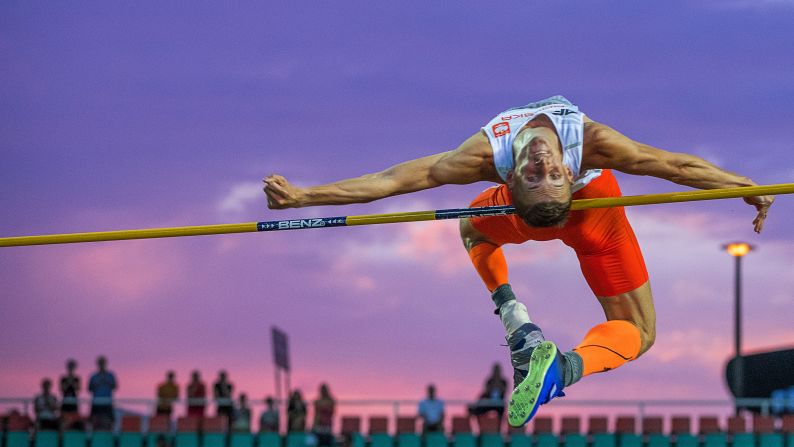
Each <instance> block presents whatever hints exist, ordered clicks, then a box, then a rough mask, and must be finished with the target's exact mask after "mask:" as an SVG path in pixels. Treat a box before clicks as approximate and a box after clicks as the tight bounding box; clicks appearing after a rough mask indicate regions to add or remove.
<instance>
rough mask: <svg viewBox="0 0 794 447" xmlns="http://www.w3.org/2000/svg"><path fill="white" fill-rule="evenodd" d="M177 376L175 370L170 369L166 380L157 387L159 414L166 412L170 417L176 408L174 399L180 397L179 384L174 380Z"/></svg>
mask: <svg viewBox="0 0 794 447" xmlns="http://www.w3.org/2000/svg"><path fill="white" fill-rule="evenodd" d="M175 377H176V374H174V372H173V371H168V373H166V376H165V382H163V383H161V384H160V385H158V387H157V414H164V415H166V416H168V417H169V418H170V417H171V413H172V412H173V409H174V408H173V407H174V401H176V400H177V399H179V385H177V383H176V381H175V380H174V378H175Z"/></svg>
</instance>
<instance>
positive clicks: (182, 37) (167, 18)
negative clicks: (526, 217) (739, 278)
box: [0, 0, 794, 399]
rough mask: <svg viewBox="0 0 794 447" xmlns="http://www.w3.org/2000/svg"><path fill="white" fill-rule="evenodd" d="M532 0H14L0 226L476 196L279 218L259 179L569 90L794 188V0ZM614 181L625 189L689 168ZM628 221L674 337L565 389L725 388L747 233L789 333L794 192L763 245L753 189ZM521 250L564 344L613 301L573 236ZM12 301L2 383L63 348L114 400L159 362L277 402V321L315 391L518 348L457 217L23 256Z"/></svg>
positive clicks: (332, 170)
mask: <svg viewBox="0 0 794 447" xmlns="http://www.w3.org/2000/svg"><path fill="white" fill-rule="evenodd" d="M91 3H93V4H91ZM532 3H534V4H530V2H526V1H504V2H499V3H498V4H491V3H484V2H455V3H454V5H453V4H451V3H448V2H436V3H433V2H391V3H385V2H376V3H373V2H365V1H357V2H345V3H339V2H320V3H313V4H311V5H305V6H304V7H301V8H298V7H295V6H294V4H292V3H285V2H268V3H267V4H262V3H256V4H254V3H251V4H244V3H239V2H238V3H236V4H235V5H234V6H229V5H228V4H223V5H209V4H207V3H205V2H202V3H198V4H197V3H191V4H190V5H189V6H188V5H182V6H175V5H162V4H161V3H160V2H148V3H146V2H144V3H142V2H136V3H135V4H123V5H118V4H115V5H112V6H111V5H109V4H108V3H107V2H80V3H68V4H66V3H63V4H58V3H38V4H37V3H32V2H3V3H2V4H0V151H2V163H0V187H2V193H0V209H2V210H3V214H2V216H3V217H2V219H0V235H3V236H12V235H24V234H37V233H55V232H71V231H90V230H109V229H123V228H138V227H141V228H143V227H155V226H169V225H191V224H196V225H197V224H207V223H226V222H237V221H252V220H267V219H280V218H289V217H299V216H328V215H340V214H342V215H345V214H361V213H369V212H385V211H394V210H415V209H433V208H445V207H459V206H465V205H467V204H468V202H469V200H470V199H471V198H472V197H473V196H474V195H476V194H477V193H478V192H479V191H480V190H481V189H483V188H484V187H486V186H487V185H486V184H477V185H470V186H465V187H455V186H449V187H444V188H441V189H438V190H435V191H428V192H423V193H418V194H414V195H411V196H405V197H398V198H392V199H388V200H383V201H381V202H376V203H373V204H369V205H359V206H349V207H345V208H336V209H334V208H330V207H326V208H316V209H301V210H290V211H283V212H272V211H268V210H267V209H266V208H265V201H264V199H263V197H262V194H261V191H260V179H261V178H262V177H263V176H264V175H266V174H269V173H273V172H278V173H280V174H283V175H285V176H286V177H287V178H290V179H292V180H294V181H295V182H297V183H299V184H314V183H318V182H326V181H331V180H335V179H339V178H343V177H349V176H354V175H359V174H363V173H367V172H372V171H376V170H380V169H383V168H385V167H387V166H389V165H391V164H394V163H397V162H400V161H403V160H405V159H408V158H413V157H417V156H422V155H427V154H430V153H433V152H436V151H441V150H446V149H450V148H454V147H455V146H456V145H457V144H458V143H460V142H461V141H463V140H464V139H465V138H467V137H468V136H469V135H471V134H473V133H474V132H476V131H477V130H478V129H479V127H480V126H481V125H483V124H484V123H486V122H488V120H490V118H491V117H492V116H494V115H495V114H497V113H499V112H500V111H502V110H504V109H506V108H508V107H512V106H516V105H521V104H524V103H527V102H530V101H533V100H538V99H542V98H545V97H548V96H550V95H553V94H563V95H565V96H567V97H568V98H569V99H571V100H572V101H573V102H574V103H576V104H578V105H579V106H580V108H581V109H582V110H583V111H585V112H586V113H587V114H588V115H589V116H590V117H592V118H593V119H595V120H597V121H601V122H604V123H607V124H609V125H611V126H613V127H615V128H617V129H619V130H621V131H622V132H624V133H625V134H627V135H629V136H631V137H633V138H636V139H638V140H640V141H643V142H646V143H649V144H652V145H656V146H659V147H662V148H666V149H670V150H680V151H687V152H691V153H695V154H698V155H700V156H703V157H706V158H708V159H709V160H711V161H713V162H715V163H717V164H719V165H720V166H723V167H724V168H726V169H730V170H735V171H739V172H741V173H743V174H746V175H749V176H750V177H752V178H753V179H754V180H755V181H756V182H758V183H761V184H770V183H783V182H792V181H794V143H792V140H794V127H792V125H791V123H792V122H794V112H792V110H794V109H793V108H792V105H794V55H792V52H791V43H792V42H794V28H792V27H791V23H794V22H793V21H794V2H791V1H789V0H777V1H775V0H766V1H749V0H735V1H734V0H731V1H724V0H703V1H698V0H691V1H670V2H664V3H663V4H662V3H659V4H653V5H650V4H647V3H643V4H636V3H631V2H616V1H599V2H588V1H574V2H566V3H565V4H564V5H562V4H558V3H553V2H551V3H550V2H532ZM620 179H621V184H622V188H623V191H624V193H626V194H640V193H650V192H664V191H673V190H680V189H682V188H681V187H679V186H676V185H673V184H670V183H666V182H664V181H661V180H656V179H648V178H628V177H626V176H621V177H620ZM628 213H629V215H630V219H631V221H632V223H633V225H634V228H635V231H636V233H637V235H638V237H639V239H640V243H641V245H642V247H643V250H644V253H645V257H646V262H647V264H648V268H649V270H650V273H651V278H652V285H653V287H654V292H655V297H656V301H657V312H658V332H659V335H658V340H657V344H656V346H655V347H654V348H653V349H652V350H651V351H650V352H649V353H648V354H647V355H646V356H645V357H644V358H642V359H641V360H640V361H637V362H634V363H632V364H630V365H628V366H626V367H624V368H621V369H619V370H616V371H613V372H610V373H609V374H602V375H600V376H594V377H590V378H587V379H586V380H585V381H583V382H582V383H581V384H578V385H576V386H575V387H573V388H571V391H570V393H569V396H571V398H574V399H576V398H601V397H603V398H666V397H675V398H689V397H698V398H701V397H702V398H724V397H726V396H727V393H726V391H725V390H726V388H725V385H724V381H723V379H722V368H723V364H724V362H725V361H726V359H727V358H728V357H729V356H730V355H731V354H732V288H731V275H732V260H731V259H730V258H729V257H728V255H727V254H725V253H723V252H721V251H720V249H719V246H720V244H721V243H723V242H725V241H729V240H734V239H747V240H749V241H751V242H753V243H754V244H756V245H757V246H758V247H759V250H758V251H757V252H755V253H753V254H751V255H750V256H749V257H748V258H747V259H746V263H745V265H746V268H745V272H746V276H745V284H746V288H745V292H746V313H745V317H746V324H745V331H746V332H745V334H746V336H745V345H746V346H747V348H748V349H749V350H758V349H765V348H770V347H777V346H784V345H788V346H790V345H792V343H794V324H793V322H794V315H792V310H791V309H792V304H794V295H792V290H794V233H792V231H791V228H792V227H791V222H792V219H794V200H792V198H791V197H780V198H779V200H778V202H777V203H776V204H775V206H774V208H773V209H772V211H771V213H770V217H769V219H768V221H767V228H766V230H765V232H764V234H763V235H761V236H755V235H753V234H752V232H751V229H752V225H751V221H752V219H753V211H752V209H751V208H749V207H747V206H746V205H744V204H743V203H742V202H741V201H739V200H732V201H724V202H719V203H717V202H707V203H697V204H686V205H685V204H681V205H665V206H654V207H646V208H634V209H630V210H628ZM507 255H508V260H509V261H510V265H511V281H512V282H513V284H514V288H515V289H516V291H517V293H518V295H519V297H521V298H522V299H523V300H525V301H526V303H527V305H528V307H529V310H530V314H531V315H532V317H533V319H534V320H535V321H536V322H538V323H539V324H540V325H541V326H542V327H543V328H544V329H545V332H546V335H547V337H549V338H552V339H554V340H555V341H557V342H558V343H559V344H560V345H561V346H562V347H565V348H570V347H571V346H573V345H575V344H576V343H577V342H578V341H579V339H580V338H581V336H582V335H583V334H584V333H585V331H586V330H587V329H588V328H589V327H591V326H592V325H594V324H596V323H598V322H600V321H601V320H602V314H601V310H600V308H599V306H598V304H597V302H596V300H595V299H594V298H593V297H592V295H591V293H590V291H589V290H588V289H587V287H586V285H585V283H584V280H583V279H582V278H581V274H580V273H579V269H578V265H577V263H576V258H575V256H574V255H573V253H571V252H570V251H569V250H568V249H567V248H566V247H564V246H563V245H561V244H559V243H557V242H551V243H535V244H531V245H525V246H520V247H519V246H516V247H510V248H509V249H508V250H507ZM0 295H1V296H2V297H1V298H0V299H2V304H0V306H1V307H0V309H1V311H0V339H2V340H3V343H0V364H1V365H2V366H0V396H9V395H13V396H29V395H32V394H33V393H34V392H36V390H37V384H38V382H39V380H40V379H41V378H42V377H44V376H55V375H56V374H60V373H61V371H62V368H63V366H62V365H63V362H64V360H65V359H66V358H67V357H75V358H77V359H78V361H79V362H80V368H79V372H80V373H81V374H83V375H86V374H88V373H89V372H90V371H92V370H93V359H94V358H95V356H96V355H97V354H100V353H102V354H106V355H107V356H108V357H109V359H110V367H111V369H113V370H115V371H116V372H117V374H118V376H119V380H120V384H121V387H120V390H119V395H121V396H137V397H149V396H151V395H152V394H153V388H154V385H155V383H157V382H158V381H160V380H161V378H162V376H163V374H164V371H165V370H166V369H169V368H174V369H176V370H177V375H178V378H179V379H180V380H184V379H185V378H186V376H187V375H188V373H189V371H190V370H191V369H193V368H199V369H201V370H202V372H203V374H204V376H205V378H208V379H214V378H215V375H216V373H217V370H218V369H219V368H226V369H227V370H228V371H229V373H230V376H231V379H232V380H233V381H234V382H235V383H237V385H238V389H240V390H243V391H247V392H248V393H249V394H251V395H253V396H255V397H261V396H263V395H264V394H265V393H271V392H272V391H273V385H272V376H273V371H272V369H271V366H270V351H269V346H268V343H269V327H270V326H271V325H274V324H275V325H278V326H280V327H281V328H283V329H285V330H286V331H288V332H289V334H290V337H291V338H290V341H291V344H292V354H293V363H294V366H295V372H294V376H293V383H294V384H295V385H297V386H299V387H301V388H303V389H304V391H306V392H308V394H309V396H311V397H313V396H315V394H316V387H317V385H318V383H319V382H320V381H322V380H327V381H328V382H329V383H330V384H331V388H332V390H333V392H334V393H335V394H336V395H337V396H338V397H340V398H354V397H403V398H413V397H420V396H421V394H422V393H423V388H424V385H425V384H426V383H428V382H429V381H433V382H436V383H437V384H438V388H439V393H440V395H441V396H443V397H450V398H455V397H456V398H469V397H474V396H475V395H476V394H477V393H478V391H479V389H480V386H481V383H482V380H483V378H484V377H485V375H486V373H487V370H488V368H489V365H490V364H491V363H492V362H494V361H499V362H502V364H503V365H504V366H505V367H507V365H508V362H507V351H506V349H505V348H503V347H501V346H500V344H501V343H503V342H504V339H503V333H502V328H501V325H500V323H499V321H498V320H497V319H496V318H495V317H494V316H493V315H492V313H491V307H492V304H491V303H490V300H489V298H488V294H487V293H486V290H485V288H484V287H483V286H482V285H481V283H480V282H479V279H478V278H477V277H476V274H475V273H474V271H473V269H472V268H471V267H470V265H469V261H468V257H467V256H466V255H465V252H464V251H463V249H462V247H461V246H460V243H459V241H458V237H457V230H456V224H455V223H454V222H429V223H416V224H400V225H391V226H378V227H361V228H346V229H344V228H343V229H328V230H319V231H306V232H292V233H278V234H258V235H257V234H247V235H234V236H218V237H204V238H180V239H172V240H152V241H132V242H115V243H102V244H82V245H71V246H50V247H27V248H10V249H9V248H7V249H2V251H0ZM615 390H620V392H619V393H616V392H615Z"/></svg>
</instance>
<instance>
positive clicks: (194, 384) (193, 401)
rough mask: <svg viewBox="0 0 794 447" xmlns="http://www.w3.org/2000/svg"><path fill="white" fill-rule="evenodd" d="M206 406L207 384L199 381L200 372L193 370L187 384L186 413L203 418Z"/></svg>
mask: <svg viewBox="0 0 794 447" xmlns="http://www.w3.org/2000/svg"><path fill="white" fill-rule="evenodd" d="M206 406H207V385H205V384H204V382H202V381H201V374H200V373H199V372H198V371H195V370H194V371H193V373H192V374H191V375H190V383H189V384H188V385H187V415H188V416H190V417H198V418H201V419H203V418H204V408H206Z"/></svg>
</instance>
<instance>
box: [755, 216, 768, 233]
mask: <svg viewBox="0 0 794 447" xmlns="http://www.w3.org/2000/svg"><path fill="white" fill-rule="evenodd" d="M765 219H766V211H763V212H759V213H758V215H757V216H755V219H754V220H753V226H754V228H753V229H754V230H755V232H756V233H760V232H761V230H763V229H764V220H765Z"/></svg>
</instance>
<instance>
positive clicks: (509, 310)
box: [460, 186, 544, 384]
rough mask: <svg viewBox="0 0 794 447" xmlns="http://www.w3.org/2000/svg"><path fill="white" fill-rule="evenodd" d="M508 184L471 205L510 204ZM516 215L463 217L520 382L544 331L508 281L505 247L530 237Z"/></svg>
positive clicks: (462, 226)
mask: <svg viewBox="0 0 794 447" xmlns="http://www.w3.org/2000/svg"><path fill="white" fill-rule="evenodd" d="M510 203H511V202H510V197H509V193H508V192H507V188H506V187H505V186H501V187H495V188H488V189H486V190H485V191H483V192H482V193H481V194H480V195H479V196H477V198H475V199H474V201H472V204H471V206H490V205H507V204H510ZM514 219H515V216H491V217H485V218H475V219H461V222H460V234H461V239H462V240H463V245H464V247H465V248H466V250H467V251H468V253H469V257H470V258H471V261H472V264H473V265H474V268H475V269H476V270H477V273H478V274H479V275H480V277H481V278H482V280H483V282H484V283H485V285H486V287H487V288H488V290H489V291H490V292H491V299H492V300H493V302H494V305H495V306H496V312H495V313H496V314H498V315H499V318H500V320H501V321H502V325H503V326H504V328H505V333H506V337H505V338H506V339H507V344H508V347H509V348H510V361H511V363H512V365H513V380H514V383H515V384H518V383H519V382H520V381H521V380H523V379H524V377H526V374H527V369H528V367H529V366H528V365H529V359H530V356H531V354H532V350H533V349H534V347H535V346H537V345H538V344H539V343H541V342H542V341H543V340H544V338H543V333H542V332H541V330H540V328H539V327H538V326H536V325H535V324H534V323H532V320H530V318H529V314H528V312H527V308H526V306H525V305H524V304H523V303H521V302H519V301H518V300H516V297H515V295H514V294H513V290H512V289H511V287H510V284H509V283H508V275H507V261H506V260H505V257H504V253H503V252H502V249H501V246H502V245H503V244H506V243H521V242H524V241H526V240H527V239H528V238H527V237H526V235H523V234H521V233H520V232H519V231H517V226H516V224H515V222H514Z"/></svg>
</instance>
